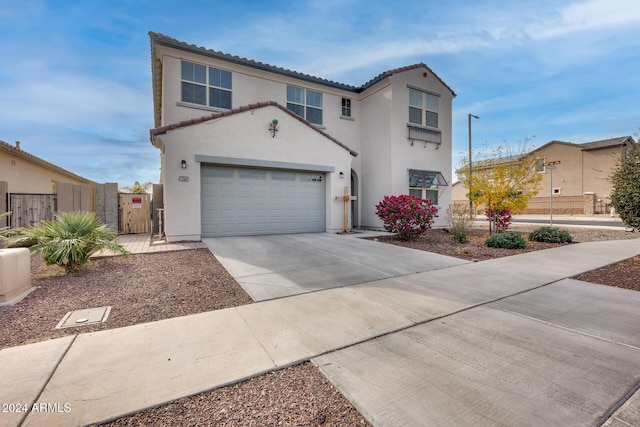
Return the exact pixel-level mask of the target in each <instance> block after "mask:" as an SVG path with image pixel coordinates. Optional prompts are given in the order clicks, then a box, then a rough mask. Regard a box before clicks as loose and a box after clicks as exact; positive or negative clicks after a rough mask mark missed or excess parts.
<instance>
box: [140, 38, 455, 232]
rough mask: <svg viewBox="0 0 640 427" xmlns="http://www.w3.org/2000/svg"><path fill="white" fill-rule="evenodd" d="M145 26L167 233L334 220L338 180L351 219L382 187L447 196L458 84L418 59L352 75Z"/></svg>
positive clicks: (289, 228) (334, 228)
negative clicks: (308, 70) (261, 57)
mask: <svg viewBox="0 0 640 427" xmlns="http://www.w3.org/2000/svg"><path fill="white" fill-rule="evenodd" d="M149 36H150V39H151V56H152V58H151V60H152V80H153V93H154V115H155V124H154V126H155V128H154V129H151V131H150V134H151V141H152V143H153V145H154V146H155V147H157V148H158V149H159V150H160V151H161V162H162V165H161V183H162V184H163V191H164V194H163V197H164V208H165V218H164V227H165V229H164V230H165V234H166V236H167V239H168V240H169V241H176V240H198V239H200V238H202V237H213V236H234V235H255V234H274V233H301V232H325V231H327V232H340V231H342V230H343V225H344V214H343V212H344V203H345V202H344V201H343V200H342V198H343V196H344V194H345V189H346V190H347V191H348V193H349V195H350V196H353V197H352V198H355V200H352V201H350V202H348V203H349V206H348V208H349V214H348V221H349V227H371V228H380V227H381V226H382V222H381V221H380V219H379V218H378V217H377V216H376V215H375V205H376V204H377V203H378V202H380V201H381V200H382V198H383V197H384V196H385V195H392V194H414V195H418V196H421V197H424V198H428V199H431V200H432V201H433V202H434V203H435V204H436V205H437V206H440V207H443V208H444V207H446V206H448V204H449V203H450V200H451V191H450V187H449V186H448V183H450V182H451V104H452V100H453V98H454V97H455V95H456V94H455V93H454V92H453V90H452V89H451V88H450V87H449V86H447V84H446V83H444V82H443V81H442V80H441V79H440V78H439V77H438V76H437V75H436V74H435V73H434V72H433V71H432V70H431V69H430V68H429V67H427V66H426V65H425V64H422V63H419V64H415V65H411V66H407V67H402V68H398V69H394V70H391V71H386V72H383V73H381V74H379V75H378V76H376V77H374V78H373V79H371V80H370V81H368V82H367V83H365V84H363V85H362V86H357V87H356V86H351V85H347V84H342V83H338V82H334V81H329V80H326V79H322V78H318V77H313V76H309V75H306V74H303V73H299V72H295V71H291V70H287V69H283V68H279V67H276V66H272V65H267V64H264V63H261V62H257V61H253V60H250V59H245V58H239V57H237V56H232V55H229V54H226V53H221V52H218V51H215V50H210V49H206V48H203V47H197V46H194V45H190V44H187V43H184V42H181V41H178V40H175V39H173V38H170V37H167V36H164V35H161V34H157V33H152V32H151V33H149ZM337 198H340V199H339V200H337ZM442 216H443V215H442ZM442 216H441V217H440V218H438V219H437V222H436V224H435V225H436V226H437V225H443V224H444V218H442Z"/></svg>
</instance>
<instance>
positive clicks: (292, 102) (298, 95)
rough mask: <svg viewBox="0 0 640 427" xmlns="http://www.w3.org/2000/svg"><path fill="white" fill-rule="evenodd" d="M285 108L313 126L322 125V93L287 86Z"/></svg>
mask: <svg viewBox="0 0 640 427" xmlns="http://www.w3.org/2000/svg"><path fill="white" fill-rule="evenodd" d="M287 108H288V109H289V110H291V111H293V112H294V113H296V114H297V115H299V116H301V117H304V118H305V119H307V120H308V121H310V122H311V123H313V124H316V125H321V124H322V93H321V92H316V91H313V90H309V89H303V88H301V87H296V86H287Z"/></svg>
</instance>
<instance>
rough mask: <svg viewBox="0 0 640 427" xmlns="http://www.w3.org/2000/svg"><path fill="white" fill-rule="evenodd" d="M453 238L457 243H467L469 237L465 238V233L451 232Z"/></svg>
mask: <svg viewBox="0 0 640 427" xmlns="http://www.w3.org/2000/svg"><path fill="white" fill-rule="evenodd" d="M453 240H455V241H456V242H458V243H467V242H469V239H467V235H466V234H465V233H453Z"/></svg>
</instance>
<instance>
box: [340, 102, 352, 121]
mask: <svg viewBox="0 0 640 427" xmlns="http://www.w3.org/2000/svg"><path fill="white" fill-rule="evenodd" d="M342 116H343V117H351V99H349V98H342Z"/></svg>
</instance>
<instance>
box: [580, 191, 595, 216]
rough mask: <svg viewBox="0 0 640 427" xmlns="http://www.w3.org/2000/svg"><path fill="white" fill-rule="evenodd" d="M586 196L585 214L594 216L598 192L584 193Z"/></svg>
mask: <svg viewBox="0 0 640 427" xmlns="http://www.w3.org/2000/svg"><path fill="white" fill-rule="evenodd" d="M583 197H584V214H585V215H586V216H593V215H594V214H595V211H596V193H593V192H588V193H584V194H583Z"/></svg>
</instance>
